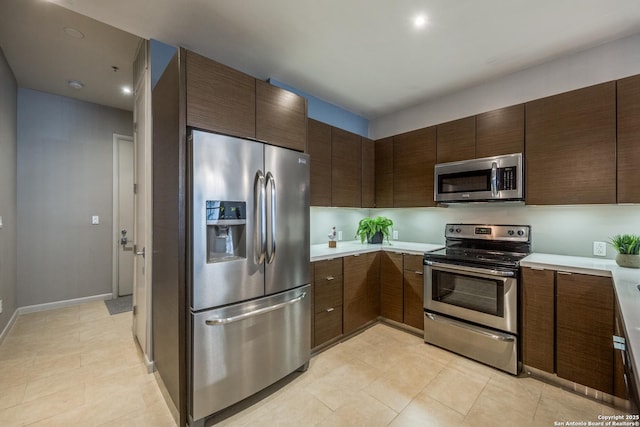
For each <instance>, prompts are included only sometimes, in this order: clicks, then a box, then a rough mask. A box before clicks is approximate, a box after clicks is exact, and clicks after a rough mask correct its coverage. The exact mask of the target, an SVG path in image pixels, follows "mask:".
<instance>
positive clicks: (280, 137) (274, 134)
mask: <svg viewBox="0 0 640 427" xmlns="http://www.w3.org/2000/svg"><path fill="white" fill-rule="evenodd" d="M255 108H256V139H258V140H260V141H264V142H268V143H269V144H273V145H277V146H279V147H284V148H290V149H292V150H297V151H305V149H306V141H307V100H306V99H305V98H303V97H302V96H299V95H297V94H295V93H293V92H289V91H288V90H286V89H282V88H280V87H278V86H273V85H272V84H269V83H267V82H263V81H261V80H257V81H256V107H255Z"/></svg>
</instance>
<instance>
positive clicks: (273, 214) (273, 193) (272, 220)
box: [267, 172, 276, 264]
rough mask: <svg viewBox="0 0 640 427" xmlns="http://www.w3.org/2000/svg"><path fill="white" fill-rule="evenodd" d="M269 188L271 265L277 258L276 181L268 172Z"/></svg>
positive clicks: (268, 250)
mask: <svg viewBox="0 0 640 427" xmlns="http://www.w3.org/2000/svg"><path fill="white" fill-rule="evenodd" d="M267 187H268V192H269V198H270V202H271V215H270V216H271V218H269V226H270V228H271V230H270V233H267V263H269V264H271V263H272V262H273V260H274V259H275V258H276V180H275V178H274V177H273V175H272V174H271V172H267Z"/></svg>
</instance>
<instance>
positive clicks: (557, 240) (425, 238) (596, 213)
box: [311, 204, 640, 258]
mask: <svg viewBox="0 0 640 427" xmlns="http://www.w3.org/2000/svg"><path fill="white" fill-rule="evenodd" d="M376 215H383V216H386V217H389V218H391V219H392V220H393V222H394V224H395V226H394V229H395V230H397V231H398V237H399V240H402V241H408V242H424V243H444V228H445V224H447V223H451V222H460V223H488V224H526V225H530V226H531V227H532V231H531V233H532V246H533V251H534V252H540V253H552V254H560V255H574V256H586V257H590V256H593V255H592V254H593V241H603V242H606V241H608V239H609V238H610V237H611V236H613V235H614V234H619V233H634V234H640V206H638V205H618V206H614V205H604V206H601V205H587V206H522V205H509V204H495V205H493V204H488V205H454V206H451V207H448V208H412V209H338V208H311V243H312V244H316V243H325V242H326V241H327V234H328V232H329V229H330V228H331V226H332V225H334V224H335V226H336V227H337V229H338V230H340V229H342V230H343V237H344V240H353V238H352V237H353V235H354V234H355V230H356V227H357V224H358V221H359V220H360V218H362V217H365V216H376ZM341 227H342V228H341ZM347 230H348V232H347ZM392 243H393V242H392ZM607 258H615V251H614V249H613V248H612V247H611V246H610V245H607Z"/></svg>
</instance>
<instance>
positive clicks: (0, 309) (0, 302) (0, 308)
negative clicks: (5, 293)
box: [0, 299, 2, 314]
mask: <svg viewBox="0 0 640 427" xmlns="http://www.w3.org/2000/svg"><path fill="white" fill-rule="evenodd" d="M0 314H2V300H1V299H0Z"/></svg>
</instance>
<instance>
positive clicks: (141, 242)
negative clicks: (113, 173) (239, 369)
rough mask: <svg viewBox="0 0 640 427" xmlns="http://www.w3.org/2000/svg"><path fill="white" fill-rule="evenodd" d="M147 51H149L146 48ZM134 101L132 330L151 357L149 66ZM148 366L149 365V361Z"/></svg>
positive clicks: (142, 75)
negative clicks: (134, 252) (134, 187)
mask: <svg viewBox="0 0 640 427" xmlns="http://www.w3.org/2000/svg"><path fill="white" fill-rule="evenodd" d="M143 54H144V55H148V54H147V51H146V50H145V51H144V52H143ZM134 93H135V102H134V108H133V119H134V123H135V126H134V138H135V168H134V169H135V182H136V191H135V194H134V209H135V225H134V235H133V240H134V241H135V251H136V254H137V255H136V256H134V273H133V287H134V289H133V307H134V310H133V333H134V335H135V336H136V339H137V340H138V343H139V344H140V347H141V348H142V351H143V352H144V353H145V356H146V358H147V360H148V361H149V360H151V357H152V354H151V342H150V339H151V331H150V327H151V321H150V318H151V316H150V310H151V308H150V301H151V257H150V256H146V255H143V253H149V252H150V251H151V245H152V234H151V218H152V208H151V206H152V200H151V182H152V179H153V177H152V175H151V173H152V164H151V154H152V153H151V130H150V129H151V116H150V112H151V93H150V74H149V71H148V67H146V66H145V67H144V72H141V73H140V78H139V79H138V81H137V83H136V88H135V92H134ZM148 366H149V365H148Z"/></svg>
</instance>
